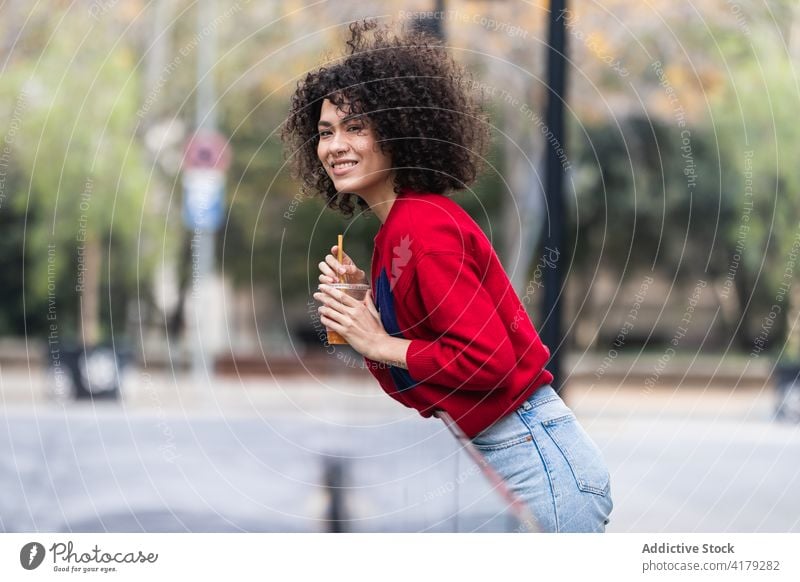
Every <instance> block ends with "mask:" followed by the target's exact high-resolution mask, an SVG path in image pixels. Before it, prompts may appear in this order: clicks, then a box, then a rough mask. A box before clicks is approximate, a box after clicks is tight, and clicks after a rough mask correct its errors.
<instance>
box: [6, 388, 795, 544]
mask: <svg viewBox="0 0 800 582" xmlns="http://www.w3.org/2000/svg"><path fill="white" fill-rule="evenodd" d="M0 380H2V383H0V395H2V404H3V408H2V411H0V491H2V492H3V495H2V496H0V531H6V532H12V531H133V532H138V531H328V530H330V529H331V528H333V527H339V528H342V529H345V530H348V531H506V530H510V529H513V528H514V527H515V526H516V522H515V521H514V519H513V518H512V517H511V515H510V513H509V512H508V511H507V510H505V508H504V505H503V502H502V500H501V498H500V497H499V495H497V494H496V492H494V491H492V490H491V488H490V487H489V485H488V483H487V482H486V481H485V479H484V478H483V476H482V475H481V474H480V472H479V471H478V470H477V469H476V468H475V466H474V465H472V463H471V461H470V460H469V459H468V457H467V456H466V455H465V454H464V453H463V451H460V450H459V449H458V446H457V445H456V443H455V441H454V440H453V439H452V438H451V436H450V434H449V433H448V432H447V431H446V430H445V429H444V427H443V426H442V425H441V424H440V423H439V422H438V421H435V420H424V419H421V418H419V417H418V416H416V414H415V413H413V411H407V410H405V409H403V408H402V407H400V406H399V405H397V404H396V403H394V402H393V401H391V399H389V398H388V397H386V396H385V395H383V394H381V393H380V392H379V390H378V389H377V388H376V387H375V386H374V385H372V384H371V383H369V382H368V381H364V383H363V384H362V383H359V382H357V381H353V380H352V379H338V380H337V379H333V380H330V379H328V380H325V381H322V380H320V379H306V380H302V379H300V380H293V381H281V382H277V381H269V382H268V381H264V380H254V381H248V382H244V383H242V382H239V381H218V382H215V383H214V388H213V389H211V388H208V387H207V388H206V389H205V390H203V389H198V388H197V387H196V386H194V385H193V384H192V383H191V381H190V380H189V379H180V380H179V381H175V380H174V379H171V378H169V377H157V378H154V377H152V376H146V377H145V376H141V375H140V376H139V377H138V382H133V383H132V384H131V385H130V387H129V389H128V390H127V392H126V399H125V401H124V402H122V403H106V404H104V405H102V406H100V405H92V404H91V403H83V404H76V403H71V402H68V403H56V402H52V401H49V400H48V399H47V398H46V394H45V392H44V390H43V388H42V385H41V381H42V379H41V378H39V377H35V376H34V377H32V378H31V377H28V378H27V379H26V378H25V377H24V376H23V375H18V376H14V375H10V374H8V373H4V374H3V375H2V377H0ZM567 401H568V403H569V404H570V405H571V406H572V407H573V408H574V409H575V411H576V414H577V415H578V417H579V419H580V420H581V421H582V422H583V424H584V426H585V427H586V428H587V430H588V431H589V433H590V434H591V435H592V436H593V437H594V438H595V440H596V441H597V442H598V444H599V445H600V447H601V449H602V450H603V451H604V454H605V455H606V459H607V461H608V463H609V466H610V467H611V470H612V488H613V489H612V492H613V496H614V501H615V510H614V513H613V514H612V521H611V524H610V525H609V531H611V532H642V531H644V532H646V531H654V532H679V531H683V532H798V531H800V462H798V461H800V428H799V427H798V426H797V425H788V424H782V423H777V422H774V421H773V420H772V419H771V412H772V406H773V397H772V394H771V393H770V392H769V391H767V390H747V391H743V390H739V391H734V390H729V391H721V390H719V389H717V390H714V391H711V390H707V389H704V388H702V387H689V386H681V387H680V389H661V390H659V391H657V392H649V393H648V392H644V391H640V390H631V389H629V388H627V389H622V388H619V387H614V386H583V387H573V388H571V390H570V393H569V394H568V395H567ZM331 458H334V459H335V460H336V461H335V463H334V466H335V467H338V468H339V469H340V474H338V475H337V474H336V472H335V471H334V473H331V472H330V471H328V472H327V473H326V467H329V466H330V465H329V463H330V462H331ZM332 479H333V481H331V480H332ZM331 482H332V483H333V484H334V485H338V486H340V488H339V487H334V488H333V489H331V488H330V487H326V483H327V484H328V485H330V484H331ZM333 497H335V498H336V501H337V503H336V507H338V508H339V510H340V512H341V513H340V514H339V515H338V518H342V517H343V518H344V519H345V521H338V520H337V519H336V518H337V516H336V515H333V516H332V515H331V514H330V511H331V507H332V498H333Z"/></svg>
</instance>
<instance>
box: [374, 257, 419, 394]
mask: <svg viewBox="0 0 800 582" xmlns="http://www.w3.org/2000/svg"><path fill="white" fill-rule="evenodd" d="M375 301H376V307H377V308H378V311H379V312H380V315H381V323H383V328H384V329H385V330H386V332H387V333H388V334H389V335H390V336H392V337H400V338H404V339H405V337H404V336H403V334H402V332H401V331H400V326H399V325H398V323H397V315H396V313H395V310H394V296H393V295H392V289H391V286H390V285H389V277H387V276H386V269H385V268H384V269H381V274H380V275H379V276H378V281H377V282H376V284H375ZM389 373H390V374H391V375H392V380H393V381H394V386H395V389H396V390H397V391H398V392H403V391H404V390H409V389H410V388H414V386H416V385H417V382H415V381H414V379H413V378H412V377H411V374H409V373H408V370H404V369H403V368H398V367H397V366H389Z"/></svg>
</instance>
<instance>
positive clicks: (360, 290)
mask: <svg viewBox="0 0 800 582" xmlns="http://www.w3.org/2000/svg"><path fill="white" fill-rule="evenodd" d="M328 286H329V287H333V288H334V289H338V290H339V291H341V292H342V293H346V294H347V295H349V296H350V297H352V298H353V299H355V300H356V301H364V298H365V297H366V296H367V291H369V285H367V284H365V283H332V284H329V285H328ZM326 331H327V332H328V343H329V344H331V345H344V344H347V340H346V339H344V338H343V337H342V336H340V335H339V334H338V333H336V332H335V331H332V330H330V329H326Z"/></svg>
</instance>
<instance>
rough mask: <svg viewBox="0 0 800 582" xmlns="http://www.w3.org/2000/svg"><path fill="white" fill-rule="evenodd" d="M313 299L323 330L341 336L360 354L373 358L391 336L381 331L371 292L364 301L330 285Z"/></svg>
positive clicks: (321, 289) (382, 329) (323, 286)
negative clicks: (376, 350) (319, 304)
mask: <svg viewBox="0 0 800 582" xmlns="http://www.w3.org/2000/svg"><path fill="white" fill-rule="evenodd" d="M314 299H316V300H317V301H319V302H320V303H322V306H321V307H320V308H319V309H318V310H317V311H318V312H319V320H320V322H321V323H322V324H323V325H324V326H325V327H327V328H328V329H330V330H332V331H335V332H336V333H338V334H339V335H341V336H342V337H343V338H344V339H346V340H347V342H348V343H349V344H350V346H351V347H352V348H353V349H354V350H356V351H357V352H358V353H360V354H361V355H363V356H365V357H367V358H369V359H376V356H375V354H374V353H373V352H375V348H376V347H377V346H378V345H379V344H380V342H381V340H383V339H384V338H388V337H390V336H389V334H388V333H386V330H385V329H384V328H383V323H381V316H380V314H379V313H378V310H377V309H376V308H375V302H374V301H373V299H372V290H371V289H370V290H369V291H367V296H366V297H365V298H364V300H363V301H358V300H357V299H354V298H352V297H350V296H349V295H347V294H346V293H343V292H342V291H339V290H338V289H335V288H333V287H331V286H330V285H320V286H319V291H318V292H317V293H314Z"/></svg>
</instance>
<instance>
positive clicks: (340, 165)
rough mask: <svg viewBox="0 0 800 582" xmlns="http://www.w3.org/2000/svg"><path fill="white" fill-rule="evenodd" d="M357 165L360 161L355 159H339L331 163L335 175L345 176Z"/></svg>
mask: <svg viewBox="0 0 800 582" xmlns="http://www.w3.org/2000/svg"><path fill="white" fill-rule="evenodd" d="M357 165H358V162H357V161H355V160H338V161H336V162H333V163H332V164H331V169H332V170H333V175H334V176H344V175H345V174H346V173H348V172H349V171H350V170H352V169H353V168H355V167H356V166H357Z"/></svg>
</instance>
